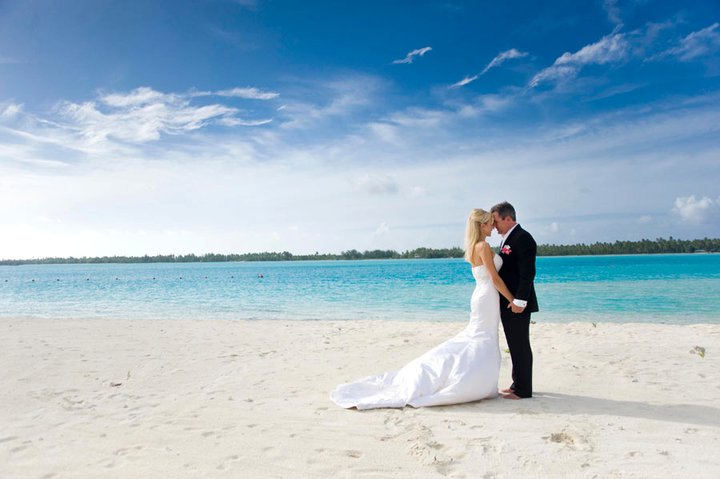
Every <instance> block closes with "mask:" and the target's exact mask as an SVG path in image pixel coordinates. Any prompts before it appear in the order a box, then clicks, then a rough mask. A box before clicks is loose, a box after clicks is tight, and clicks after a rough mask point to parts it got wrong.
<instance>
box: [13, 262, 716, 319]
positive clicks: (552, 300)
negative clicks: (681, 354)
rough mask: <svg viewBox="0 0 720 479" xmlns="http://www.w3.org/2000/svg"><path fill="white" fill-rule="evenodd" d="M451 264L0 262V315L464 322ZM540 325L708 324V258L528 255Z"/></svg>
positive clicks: (712, 311) (712, 266) (459, 284)
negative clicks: (532, 261)
mask: <svg viewBox="0 0 720 479" xmlns="http://www.w3.org/2000/svg"><path fill="white" fill-rule="evenodd" d="M473 287H474V280H473V278H472V274H471V272H470V268H469V266H468V265H467V263H465V262H464V261H463V260H462V259H399V260H387V259H382V260H327V261H277V262H227V263H224V262H223V263H103V264H39V265H20V266H0V318H8V317H41V318H57V319H62V318H123V319H246V320H256V319H282V320H320V319H332V320H358V319H372V320H401V321H459V322H462V321H466V320H467V318H468V315H469V300H470V295H471V293H472V289H473ZM536 289H537V295H538V299H539V302H540V309H541V311H540V312H539V313H537V314H535V315H533V318H534V319H535V320H536V321H538V322H541V321H546V322H561V323H565V322H573V321H585V322H621V323H623V322H641V323H643V322H644V323H648V322H658V323H670V324H692V323H716V324H717V323H720V313H718V311H720V255H714V254H698V253H695V254H661V255H603V256H548V257H538V260H537V277H536Z"/></svg>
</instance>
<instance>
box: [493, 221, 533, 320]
mask: <svg viewBox="0 0 720 479" xmlns="http://www.w3.org/2000/svg"><path fill="white" fill-rule="evenodd" d="M536 256H537V244H536V243H535V240H534V239H533V237H532V236H531V235H530V233H528V232H527V231H525V230H524V229H522V228H521V227H520V225H517V226H516V227H515V229H514V230H512V232H511V233H510V235H509V236H508V237H507V238H506V239H505V243H504V245H503V248H502V249H501V250H500V257H501V258H502V260H503V265H502V268H500V271H499V274H500V277H501V278H502V280H503V281H504V282H505V285H506V286H507V287H508V289H509V290H510V292H511V293H512V294H513V296H515V298H517V299H522V300H525V301H527V302H528V304H527V307H526V308H525V311H523V312H522V313H521V315H527V314H530V313H534V312H536V311H538V309H539V308H538V302H537V297H536V296H535V283H534V280H535V257H536ZM507 305H508V300H507V299H505V297H504V296H503V295H500V315H501V316H502V317H504V318H512V317H513V316H515V317H518V314H516V313H513V312H512V311H511V310H510V309H508V307H507Z"/></svg>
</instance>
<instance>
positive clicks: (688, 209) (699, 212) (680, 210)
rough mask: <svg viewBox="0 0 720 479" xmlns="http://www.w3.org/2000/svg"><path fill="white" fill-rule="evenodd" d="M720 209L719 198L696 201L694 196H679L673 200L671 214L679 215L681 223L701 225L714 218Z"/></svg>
mask: <svg viewBox="0 0 720 479" xmlns="http://www.w3.org/2000/svg"><path fill="white" fill-rule="evenodd" d="M719 209H720V198H718V199H716V200H713V199H711V198H708V197H707V196H703V197H702V198H700V199H696V198H695V195H691V196H681V197H678V198H676V199H675V207H674V208H673V210H672V211H673V213H675V214H676V215H679V216H680V218H682V220H683V221H685V222H688V223H693V224H702V223H705V222H707V221H708V220H710V219H711V218H714V217H715V216H716V215H717V214H718V210H719Z"/></svg>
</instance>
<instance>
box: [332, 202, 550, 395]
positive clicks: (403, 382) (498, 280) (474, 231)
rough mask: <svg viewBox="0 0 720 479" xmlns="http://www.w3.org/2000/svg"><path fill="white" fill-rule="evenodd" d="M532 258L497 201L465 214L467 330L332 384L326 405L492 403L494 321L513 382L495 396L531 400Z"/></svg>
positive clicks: (530, 242)
mask: <svg viewBox="0 0 720 479" xmlns="http://www.w3.org/2000/svg"><path fill="white" fill-rule="evenodd" d="M493 229H496V230H497V232H498V233H499V234H500V235H501V236H502V243H501V246H500V253H499V254H495V253H494V252H493V251H492V249H491V248H490V245H489V244H488V243H487V241H485V239H486V238H487V237H488V236H490V235H491V234H492V230H493ZM536 252H537V246H536V244H535V240H534V239H533V237H532V236H531V235H530V233H528V232H527V231H525V230H524V229H522V228H521V227H520V225H519V224H518V223H517V219H516V215H515V209H514V208H513V206H512V205H511V204H510V203H507V202H504V203H499V204H497V205H495V206H493V207H492V209H491V210H490V211H485V210H481V209H474V210H472V211H471V212H470V216H469V218H468V221H467V231H466V237H465V259H466V260H467V261H468V262H469V263H470V265H471V267H472V274H473V276H474V278H475V283H476V284H475V289H474V290H473V294H472V298H471V300H470V321H469V322H468V324H467V326H465V328H464V329H463V330H462V331H461V332H460V333H458V334H457V335H456V336H454V337H452V338H450V339H449V340H447V341H445V342H444V343H442V344H440V345H438V346H436V347H435V348H433V349H431V350H430V351H428V352H426V353H425V354H423V355H422V356H420V357H418V358H416V359H414V360H412V361H411V362H409V363H408V364H406V365H405V366H403V367H402V368H401V369H398V370H395V371H389V372H386V373H383V374H378V375H374V376H368V377H365V378H362V379H360V380H358V381H355V382H353V383H347V384H341V385H339V386H338V387H337V388H335V390H334V391H333V392H332V393H331V395H330V397H331V399H332V400H333V401H334V402H335V403H336V404H337V405H338V406H341V407H345V408H352V407H355V408H357V409H373V408H386V407H404V406H408V405H409V406H413V407H422V406H440V405H448V404H460V403H465V402H470V401H477V400H480V399H485V398H493V397H496V396H497V395H498V386H497V385H498V376H499V374H500V347H499V343H498V330H499V323H500V322H501V321H502V325H503V330H504V332H505V339H506V340H507V344H508V348H509V349H510V357H511V360H512V366H513V367H512V381H513V382H512V384H511V385H510V387H508V388H507V389H503V390H502V393H503V397H505V398H507V399H522V398H529V397H532V365H533V356H532V349H531V348H530V314H531V313H533V312H536V311H537V310H538V303H537V298H536V297H535V287H534V283H533V281H534V278H535V256H536Z"/></svg>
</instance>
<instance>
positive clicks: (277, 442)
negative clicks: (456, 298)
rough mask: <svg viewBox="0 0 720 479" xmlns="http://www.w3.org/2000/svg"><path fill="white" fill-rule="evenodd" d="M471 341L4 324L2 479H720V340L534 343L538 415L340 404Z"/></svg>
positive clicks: (558, 327)
mask: <svg viewBox="0 0 720 479" xmlns="http://www.w3.org/2000/svg"><path fill="white" fill-rule="evenodd" d="M463 326H464V324H463V323H460V322H458V323H423V322H412V323H411V322H380V321H356V322H347V321H342V322H341V321H335V322H333V321H317V322H308V321H303V322H285V321H216V320H203V321H200V320H198V321H190V320H188V321H168V320H146V321H139V320H106V319H92V320H78V319H63V320H49V319H22V318H18V319H2V320H0V331H1V332H0V378H1V384H2V390H0V477H2V478H4V479H9V478H58V479H59V478H99V477H103V478H155V477H157V478H160V477H162V478H167V477H171V478H183V477H193V478H216V477H217V478H220V477H223V478H225V477H233V478H234V477H375V478H379V477H400V478H405V477H407V478H411V477H412V478H415V477H428V478H432V477H468V478H476V477H488V478H493V477H497V478H504V477H508V478H509V477H518V476H522V477H588V478H591V477H599V478H607V477H638V478H648V477H693V478H717V477H720V457H719V456H718V454H717V453H718V451H720V346H718V345H720V326H718V325H691V326H672V325H642V324H607V323H598V324H597V325H596V326H593V325H592V324H588V323H574V324H549V323H548V324H536V325H534V326H533V328H532V341H533V346H534V353H535V381H534V382H535V390H536V391H535V392H536V397H534V398H533V399H528V400H522V401H509V400H504V399H502V398H498V399H491V400H484V401H480V402H476V403H470V404H463V405H457V406H450V407H435V408H423V409H412V408H406V409H403V410H387V409H386V410H373V411H364V412H358V411H355V410H344V409H341V408H339V407H336V406H335V405H334V404H333V403H332V402H331V401H330V400H329V398H328V394H329V392H330V391H331V390H332V389H333V387H334V386H335V385H336V384H337V383H340V382H346V381H349V380H353V379H356V378H358V377H361V376H365V375H368V374H371V373H378V372H382V371H385V370H389V369H394V368H397V367H399V366H401V365H402V364H404V363H405V362H407V361H408V360H410V359H412V358H413V357H415V356H416V355H418V354H420V353H422V352H424V351H426V350H427V349H429V348H430V347H432V346H434V345H436V344H437V343H439V342H441V341H443V340H445V339H447V338H448V337H450V336H451V335H453V334H455V333H456V332H457V331H458V330H460V329H461V328H462V327H463ZM696 346H697V347H702V348H705V349H704V357H703V356H701V354H700V350H699V349H695V348H696ZM503 348H504V345H503ZM509 377H510V369H509V356H508V355H507V354H506V353H503V366H502V370H501V380H500V386H506V385H507V384H509V382H510V381H509Z"/></svg>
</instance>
